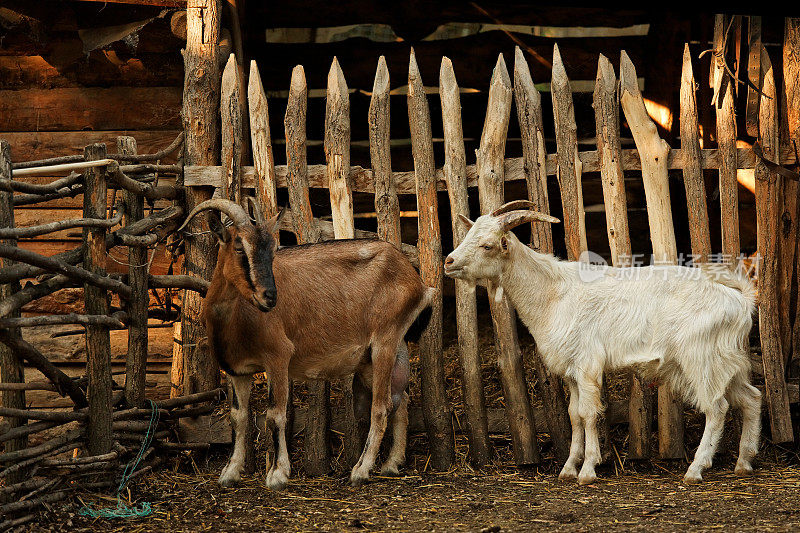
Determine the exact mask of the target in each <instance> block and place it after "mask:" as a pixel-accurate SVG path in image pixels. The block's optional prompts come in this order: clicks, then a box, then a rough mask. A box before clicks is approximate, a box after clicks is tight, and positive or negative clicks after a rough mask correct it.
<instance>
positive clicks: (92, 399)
mask: <svg viewBox="0 0 800 533" xmlns="http://www.w3.org/2000/svg"><path fill="white" fill-rule="evenodd" d="M83 153H84V157H85V158H86V160H87V161H91V160H93V159H104V158H105V156H106V145H105V144H92V145H89V146H87V147H86V148H85V149H84V152H83ZM84 179H85V189H84V196H83V216H84V218H100V219H105V218H106V202H107V199H106V172H105V169H104V168H93V169H89V170H87V171H86V173H85V174H84ZM83 239H84V242H85V243H86V255H85V256H84V260H83V266H84V268H85V269H86V270H88V271H89V272H91V273H92V274H95V275H100V276H105V274H106V229H105V228H84V230H83ZM83 292H84V301H85V306H86V313H87V314H90V315H107V314H108V300H107V292H106V290H105V289H102V288H99V287H96V286H95V285H91V284H89V283H86V284H84V286H83ZM86 374H87V375H88V376H89V390H88V395H87V398H88V400H89V426H88V429H87V441H88V449H89V453H90V454H91V455H100V454H101V453H107V452H109V451H110V450H111V444H112V433H111V336H110V334H109V331H108V327H107V326H86Z"/></svg>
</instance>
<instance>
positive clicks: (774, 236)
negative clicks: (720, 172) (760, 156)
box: [755, 47, 794, 443]
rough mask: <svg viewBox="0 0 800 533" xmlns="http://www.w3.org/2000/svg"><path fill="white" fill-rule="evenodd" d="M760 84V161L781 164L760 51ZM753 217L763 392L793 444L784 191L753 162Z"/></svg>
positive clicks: (775, 435)
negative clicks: (784, 313) (782, 278)
mask: <svg viewBox="0 0 800 533" xmlns="http://www.w3.org/2000/svg"><path fill="white" fill-rule="evenodd" d="M761 66H762V73H763V78H762V83H761V92H762V93H763V95H762V96H761V102H760V106H759V116H758V125H759V144H760V145H761V149H762V151H763V153H764V157H766V158H767V159H769V160H771V161H773V162H775V163H778V164H780V157H779V156H780V138H779V135H778V130H779V126H778V102H777V91H776V90H775V78H774V75H773V72H772V62H771V61H770V59H769V55H768V54H767V51H766V49H764V48H763V47H762V51H761ZM755 175H756V218H757V221H758V253H759V254H760V255H761V257H760V261H759V263H760V266H759V271H758V325H759V331H760V333H761V356H762V359H763V363H764V389H765V390H766V402H767V410H768V411H769V421H770V429H771V431H772V440H773V442H775V443H784V442H793V441H794V433H793V431H792V419H791V416H790V414H789V395H788V391H787V389H786V378H785V376H786V371H785V366H784V363H783V349H782V346H781V331H780V309H779V305H778V280H779V270H778V255H779V249H778V238H779V237H778V233H779V231H780V228H779V224H778V222H779V213H780V210H781V205H782V200H781V197H782V196H783V195H782V190H781V183H780V179H781V178H780V177H779V176H778V175H777V174H776V173H774V172H771V171H770V170H769V169H768V168H767V167H766V166H765V165H764V163H763V162H761V161H760V160H759V161H758V162H757V163H756V169H755Z"/></svg>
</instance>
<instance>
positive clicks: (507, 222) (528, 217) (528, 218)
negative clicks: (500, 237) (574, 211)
mask: <svg viewBox="0 0 800 533" xmlns="http://www.w3.org/2000/svg"><path fill="white" fill-rule="evenodd" d="M537 220H538V221H540V222H550V223H551V224H557V223H559V222H561V221H560V220H558V219H557V218H556V217H551V216H550V215H545V214H544V213H540V212H538V211H527V210H526V211H511V212H510V213H506V214H504V215H503V216H502V217H501V219H500V224H501V225H502V227H503V231H508V230H510V229H513V228H516V227H517V226H520V225H522V224H525V223H527V222H534V221H537Z"/></svg>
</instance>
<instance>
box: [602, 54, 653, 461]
mask: <svg viewBox="0 0 800 533" xmlns="http://www.w3.org/2000/svg"><path fill="white" fill-rule="evenodd" d="M617 95H618V93H617V77H616V75H615V74H614V67H613V66H611V63H610V62H609V60H608V59H607V58H606V57H605V56H603V55H600V59H599V61H598V65H597V85H596V88H595V91H594V113H595V123H596V128H597V151H598V153H599V156H600V161H601V165H600V177H601V179H602V182H603V201H604V203H605V208H606V229H607V231H608V244H609V247H610V248H611V261H612V264H613V265H614V266H615V267H629V266H631V259H632V251H631V238H630V231H629V229H628V202H627V197H626V195H625V175H624V173H623V170H622V156H621V154H622V146H621V143H620V134H619V99H618V96H617ZM629 375H630V398H629V400H628V402H629V406H628V434H629V440H628V457H629V458H630V459H647V458H648V457H650V434H651V424H652V418H653V417H652V414H653V394H652V393H651V392H650V389H649V387H648V386H647V385H646V384H645V383H644V382H643V381H642V379H641V378H640V377H639V376H638V374H636V372H631V373H630V374H629ZM606 420H607V418H606Z"/></svg>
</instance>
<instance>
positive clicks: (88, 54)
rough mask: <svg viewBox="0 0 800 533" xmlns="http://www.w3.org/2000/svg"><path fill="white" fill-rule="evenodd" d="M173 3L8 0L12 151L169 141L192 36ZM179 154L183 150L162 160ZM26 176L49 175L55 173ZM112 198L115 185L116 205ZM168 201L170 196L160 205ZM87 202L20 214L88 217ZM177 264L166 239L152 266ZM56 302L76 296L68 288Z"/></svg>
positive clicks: (61, 245)
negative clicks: (177, 26)
mask: <svg viewBox="0 0 800 533" xmlns="http://www.w3.org/2000/svg"><path fill="white" fill-rule="evenodd" d="M173 4H174V2H173ZM173 13H174V10H172V11H170V10H165V7H163V6H135V5H124V4H116V3H109V4H105V3H97V2H60V1H42V2H17V1H11V2H4V7H3V8H2V9H0V137H2V138H3V139H6V140H7V141H8V142H9V143H10V146H11V157H12V160H13V161H14V162H18V161H28V160H35V159H43V158H48V157H56V156H62V155H65V154H77V153H81V152H82V150H83V147H84V146H87V145H89V144H92V143H95V142H103V143H105V144H106V146H107V148H108V152H109V153H112V152H115V151H116V138H117V136H120V135H132V136H134V137H135V138H136V141H137V143H138V151H139V152H140V153H151V152H156V151H158V150H160V149H161V148H163V147H165V146H167V145H168V144H169V143H170V142H171V141H172V140H173V139H174V138H175V137H176V136H177V135H178V133H180V129H181V121H180V108H181V95H182V91H183V59H182V57H181V52H180V51H181V48H182V47H183V46H184V41H183V40H182V39H181V38H180V37H178V36H176V35H175V34H174V33H173V31H172V29H171V27H170V26H171V18H172V17H171V16H172V14H173ZM174 162H175V157H174V155H173V156H171V158H170V159H167V160H165V161H162V163H174ZM25 179H26V181H29V182H32V183H48V182H50V181H52V179H53V177H50V176H36V177H30V178H25ZM167 181H170V180H165V182H167ZM120 197H121V193H119V194H118V195H117V199H120ZM111 202H113V200H112V199H111V196H110V195H109V207H111ZM164 205H169V203H168V202H165V201H161V202H159V203H157V205H156V207H162V206H164ZM81 209H82V199H81V197H80V196H77V197H73V198H63V199H58V200H53V201H50V202H47V203H44V204H41V203H40V204H35V205H31V206H17V207H16V209H15V214H16V221H17V225H18V226H27V225H34V224H42V223H46V222H52V221H56V220H64V219H68V218H78V217H80V211H81ZM80 239H81V231H80V229H77V230H65V231H61V232H57V233H51V234H48V235H44V236H41V237H36V238H32V239H23V240H21V241H20V246H21V247H23V248H26V249H30V250H33V251H35V252H38V253H41V254H44V255H53V254H56V253H60V252H63V251H66V250H69V249H72V248H75V247H76V246H78V245H79V244H80ZM110 255H111V257H112V259H111V260H110V261H109V262H108V263H109V264H108V266H109V270H110V271H112V272H114V271H116V272H122V271H125V270H127V267H126V266H125V263H127V255H126V254H125V253H123V251H122V250H113V251H112V252H111V254H110ZM115 260H118V261H119V262H116V261H115ZM168 265H169V257H168V256H167V255H166V254H165V253H164V250H163V248H160V249H159V250H158V251H157V252H156V254H155V255H154V258H153V265H152V273H157V274H163V273H165V272H166V271H167V268H168ZM52 303H53V304H54V305H56V306H59V305H70V303H69V301H65V300H64V299H63V298H62V299H60V300H58V301H55V302H52ZM45 305H49V304H45ZM42 310H43V311H44V310H45V309H42ZM53 310H54V309H51V310H50V311H53Z"/></svg>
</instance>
